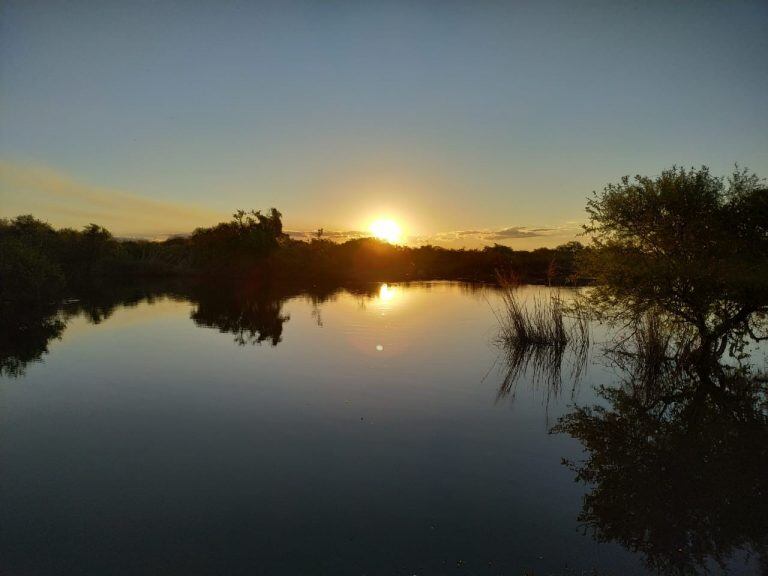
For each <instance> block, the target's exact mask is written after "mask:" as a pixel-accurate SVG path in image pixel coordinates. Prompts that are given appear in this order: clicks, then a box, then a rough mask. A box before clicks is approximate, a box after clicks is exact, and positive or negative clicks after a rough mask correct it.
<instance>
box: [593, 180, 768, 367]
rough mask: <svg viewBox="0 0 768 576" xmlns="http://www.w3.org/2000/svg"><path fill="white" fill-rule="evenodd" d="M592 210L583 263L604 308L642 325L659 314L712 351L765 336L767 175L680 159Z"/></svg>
mask: <svg viewBox="0 0 768 576" xmlns="http://www.w3.org/2000/svg"><path fill="white" fill-rule="evenodd" d="M587 212H588V215H589V221H588V224H587V225H586V226H585V231H586V233H587V234H588V235H590V236H591V237H592V241H593V244H592V248H591V249H590V250H588V251H586V254H585V258H584V267H583V270H584V271H585V272H586V274H588V275H589V276H591V277H592V278H593V279H594V281H595V288H594V289H593V290H592V291H591V294H590V296H589V299H590V301H591V304H592V305H593V306H594V308H595V309H596V310H598V311H599V312H600V313H601V314H603V315H605V316H608V317H610V318H613V319H621V320H625V321H627V322H628V323H632V322H635V323H636V322H637V321H638V320H639V319H641V318H642V317H643V316H644V315H645V314H647V313H648V312H649V311H653V312H656V313H658V314H661V315H663V316H664V318H665V320H667V321H668V322H670V323H674V324H677V328H684V329H686V330H687V331H688V333H689V334H691V335H693V337H694V339H695V341H696V345H697V348H698V349H699V350H701V351H703V352H706V353H707V354H709V353H712V352H720V353H722V352H723V351H724V350H725V349H726V346H727V345H728V344H729V343H730V344H731V345H737V344H738V342H742V341H743V336H745V335H751V336H753V337H761V336H764V335H765V330H764V329H765V315H766V312H768V189H766V187H765V185H764V183H763V181H762V180H761V179H759V178H758V177H757V176H755V175H754V174H752V173H749V172H748V171H746V170H738V169H737V170H736V171H735V172H734V173H733V174H732V175H731V176H730V177H729V178H727V179H726V178H720V177H716V176H713V175H712V174H710V172H709V169H708V168H706V167H702V168H700V169H698V170H697V169H693V168H692V169H689V170H688V169H685V168H678V167H673V168H671V169H669V170H665V171H664V172H662V173H661V175H660V176H657V177H652V178H651V177H643V176H636V177H635V178H634V179H630V178H629V177H624V178H623V179H622V180H621V181H620V182H619V183H617V184H609V185H608V186H607V187H606V188H605V189H604V190H603V191H602V192H596V193H595V194H594V196H593V197H592V199H590V200H589V202H588V204H587Z"/></svg>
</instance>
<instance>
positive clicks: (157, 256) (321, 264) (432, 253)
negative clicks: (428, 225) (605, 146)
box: [0, 208, 582, 302]
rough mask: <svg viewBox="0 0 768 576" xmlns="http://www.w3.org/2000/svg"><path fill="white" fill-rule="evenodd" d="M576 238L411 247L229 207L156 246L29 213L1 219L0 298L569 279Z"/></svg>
mask: <svg viewBox="0 0 768 576" xmlns="http://www.w3.org/2000/svg"><path fill="white" fill-rule="evenodd" d="M581 249H582V247H581V245H580V244H578V243H575V242H572V243H569V244H566V245H564V246H561V247H559V248H555V249H548V248H541V249H538V250H533V251H530V252H527V251H518V250H512V249H511V248H509V247H507V246H502V245H498V244H497V245H495V246H492V247H486V248H483V249H479V250H449V249H445V248H440V247H436V246H421V247H418V248H410V247H405V246H396V245H392V244H388V243H386V242H383V241H380V240H376V239H373V238H362V239H356V240H350V241H347V242H344V243H335V242H332V241H330V240H325V239H322V238H321V237H318V238H315V239H312V240H311V241H309V242H304V241H298V240H292V239H290V238H289V237H288V236H287V235H286V234H285V233H283V227H282V215H281V214H280V212H278V211H277V210H275V209H274V208H273V209H271V210H270V211H269V214H268V215H263V214H261V213H260V212H256V211H251V212H244V211H238V212H236V213H235V214H234V217H233V219H232V220H231V221H230V222H224V223H220V224H218V225H216V226H213V227H211V228H199V229H197V230H195V231H194V232H193V233H192V235H191V236H190V237H187V238H171V239H168V240H165V241H162V242H151V241H143V240H119V239H116V238H114V237H113V236H112V234H110V232H109V231H107V230H106V229H104V228H102V227H100V226H97V225H95V224H91V225H89V226H87V227H86V228H85V229H84V230H82V231H76V230H71V229H58V230H57V229H54V228H53V227H52V226H50V225H49V224H46V223H45V222H41V221H39V220H36V219H35V218H33V217H32V216H19V217H17V218H14V219H12V220H0V302H11V301H12V302H38V301H48V300H53V299H56V298H59V297H61V296H62V295H63V294H65V293H72V292H73V291H76V290H77V289H80V288H82V287H84V286H85V287H87V286H88V285H89V284H92V283H94V282H96V281H98V280H100V279H105V278H137V277H149V276H154V277H170V276H196V277H208V278H216V279H222V278H224V279H261V280H263V281H290V282H299V281H301V282H305V283H312V284H317V283H339V282H350V281H354V282H358V281H395V280H425V279H462V280H482V281H493V280H494V278H495V274H496V273H497V271H502V272H503V273H505V274H515V275H517V277H519V278H520V279H521V280H522V281H526V282H549V283H557V284H562V283H567V282H571V281H573V280H574V278H575V261H576V255H577V254H578V253H579V252H580V251H581Z"/></svg>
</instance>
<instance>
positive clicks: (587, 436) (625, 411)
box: [553, 317, 768, 574]
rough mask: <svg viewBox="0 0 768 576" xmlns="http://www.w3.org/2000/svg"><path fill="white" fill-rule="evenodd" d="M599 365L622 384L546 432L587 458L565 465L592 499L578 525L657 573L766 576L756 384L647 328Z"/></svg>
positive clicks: (767, 496)
mask: <svg viewBox="0 0 768 576" xmlns="http://www.w3.org/2000/svg"><path fill="white" fill-rule="evenodd" d="M607 356H608V358H609V359H611V360H612V361H613V363H614V365H615V366H616V367H617V368H618V369H619V370H618V372H619V374H620V377H619V382H617V383H616V384H615V385H612V386H603V387H600V388H599V390H598V393H599V395H600V397H601V398H602V399H603V400H604V401H605V403H604V404H600V405H593V406H583V407H577V408H575V409H574V410H573V411H572V412H570V413H569V414H567V415H565V416H563V417H562V418H561V419H560V420H559V422H558V424H557V425H556V426H555V427H554V429H553V431H554V432H556V433H567V434H569V435H571V436H572V437H574V438H576V439H578V440H579V441H580V442H581V443H582V445H583V448H584V451H585V459H584V460H581V461H565V462H564V463H565V464H566V465H567V466H569V467H570V468H571V469H572V470H573V471H574V472H575V473H576V480H577V481H579V482H583V483H584V484H586V485H587V486H589V487H590V491H589V492H588V493H587V494H586V495H585V496H584V499H583V505H582V510H581V513H580V515H579V521H580V522H582V523H583V525H584V526H585V528H586V530H587V531H588V532H589V533H591V534H592V535H593V537H594V538H595V539H596V540H598V541H601V542H608V541H615V542H619V543H621V544H622V545H623V546H625V547H626V548H628V549H629V550H632V551H634V552H638V553H640V554H641V555H642V557H643V559H644V562H645V564H646V567H647V568H648V569H649V570H653V571H655V572H658V573H662V574H698V573H702V572H706V571H708V569H710V568H713V567H717V568H720V569H722V568H725V567H726V565H727V563H728V561H729V559H731V558H733V557H734V556H736V555H750V554H751V555H753V556H756V558H755V557H753V558H751V562H753V563H754V564H759V566H760V567H761V569H762V572H763V573H768V522H767V521H766V519H768V394H767V392H768V379H767V378H766V375H765V373H763V372H760V371H756V370H755V369H754V367H752V366H749V365H748V364H745V363H743V362H738V361H733V362H732V363H731V364H730V365H726V364H725V363H724V362H723V361H722V359H721V358H720V357H718V356H716V355H705V354H702V353H701V348H700V347H695V346H692V345H691V343H690V341H685V340H681V339H676V337H675V335H673V334H669V333H665V332H664V330H663V329H662V327H661V325H660V323H659V322H658V321H657V320H654V319H653V318H652V317H649V319H648V320H646V321H645V322H644V323H643V325H642V326H639V327H638V328H637V330H636V331H635V338H634V341H633V342H632V344H630V345H627V344H626V343H625V344H624V345H622V346H619V347H617V348H614V349H612V350H609V351H608V352H607ZM741 360H742V361H743V360H745V358H743V357H742V358H741ZM742 560H743V558H742Z"/></svg>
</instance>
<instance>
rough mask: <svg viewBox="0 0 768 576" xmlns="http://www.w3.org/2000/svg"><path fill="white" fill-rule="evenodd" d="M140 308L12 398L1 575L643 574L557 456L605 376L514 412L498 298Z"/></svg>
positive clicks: (365, 298)
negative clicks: (576, 414) (570, 418)
mask: <svg viewBox="0 0 768 576" xmlns="http://www.w3.org/2000/svg"><path fill="white" fill-rule="evenodd" d="M526 290H529V291H542V290H546V289H545V288H526ZM127 300H128V301H127V303H123V304H115V303H114V302H112V303H110V302H103V303H101V304H98V305H94V306H92V307H90V308H88V309H83V307H82V306H81V303H77V302H72V303H69V304H68V307H69V308H68V312H67V314H66V318H67V319H66V326H65V327H64V328H63V330H62V331H61V337H60V339H52V340H51V341H50V342H49V343H48V353H47V354H44V355H43V356H42V361H41V362H31V363H29V364H28V365H26V368H25V369H24V370H23V374H18V375H17V376H16V377H11V376H8V375H6V376H4V377H2V378H1V379H0V573H2V574H12V575H15V574H19V575H21V574H24V575H26V574H40V575H43V574H44V575H48V574H51V575H52V574H138V573H141V574H405V575H410V574H442V573H457V574H458V573H465V574H522V573H524V572H525V571H526V570H528V571H530V572H532V573H535V574H582V573H589V571H591V570H593V569H596V570H598V571H599V573H600V574H642V573H644V569H643V565H642V562H641V559H640V557H639V556H638V555H637V554H634V553H632V552H630V551H628V550H626V549H625V548H623V547H622V546H620V545H618V544H615V543H604V544H598V543H596V542H595V541H594V540H593V539H592V538H591V536H590V535H589V534H588V533H587V534H585V533H584V532H585V531H584V529H583V528H582V527H580V525H579V522H578V520H577V516H578V515H579V511H580V508H581V502H582V496H583V494H584V493H585V491H586V488H585V487H584V486H583V485H582V484H579V483H576V482H574V473H573V471H572V470H570V469H569V468H567V467H566V466H564V465H563V464H562V459H563V458H566V459H578V458H580V457H582V448H581V444H580V443H579V442H578V441H577V440H574V439H573V438H570V437H569V436H568V435H566V434H550V433H549V431H550V429H551V427H552V426H553V424H554V423H555V422H556V420H557V418H558V416H560V415H562V414H563V413H565V412H566V411H567V410H569V408H570V407H572V405H573V404H574V403H575V402H576V403H579V404H589V403H594V402H599V399H598V398H597V397H596V395H595V392H594V390H593V387H594V386H595V385H597V384H607V383H610V382H611V379H612V378H613V376H612V373H611V371H610V370H609V369H608V368H606V367H605V366H603V365H601V363H600V362H596V361H594V360H592V361H590V362H589V364H588V371H587V373H586V374H585V376H584V377H583V378H582V381H581V383H580V384H578V385H575V386H574V384H573V382H572V381H571V380H570V379H569V377H568V374H569V373H568V367H567V366H565V367H564V374H563V379H564V384H563V388H562V390H561V392H560V393H559V394H553V393H552V392H551V391H550V392H546V391H545V390H544V389H543V388H542V386H537V385H536V383H535V382H533V381H532V379H531V378H530V377H529V378H528V379H527V380H526V379H523V380H521V381H520V382H518V383H517V385H516V387H515V390H514V392H513V393H510V394H508V395H506V396H505V395H503V394H501V395H500V394H499V390H500V386H501V383H502V381H503V379H504V372H505V370H504V361H503V355H502V354H501V353H500V349H499V347H498V346H497V345H496V344H495V338H496V335H497V323H496V318H495V316H494V312H493V308H494V307H498V306H499V301H498V297H497V295H496V293H495V292H494V291H492V290H488V289H477V288H476V287H474V288H473V287H471V286H466V285H461V284H453V283H432V284H420V285H410V286H407V285H376V286H369V287H364V288H362V289H359V290H357V291H353V292H349V291H338V292H335V293H333V292H329V293H325V294H322V295H317V294H316V295H315V296H309V295H306V294H305V295H301V294H297V295H294V296H281V297H273V296H263V297H261V296H260V297H257V298H255V299H252V300H250V301H248V302H247V303H246V304H243V302H242V300H239V299H238V298H237V297H234V296H233V297H230V296H229V295H225V294H224V293H223V292H217V291H215V290H213V291H210V290H209V291H208V292H206V293H204V294H202V295H201V294H198V295H196V296H194V297H189V296H187V295H183V294H181V295H180V294H176V295H175V296H162V295H161V296H155V297H152V298H149V299H147V298H140V297H139V298H129V299H127ZM94 320H98V323H95V322H94ZM598 336H599V334H598ZM566 364H567V361H566ZM754 569H755V567H754V566H753V565H751V564H749V562H747V563H746V564H743V563H739V562H736V563H735V564H734V565H733V570H734V572H733V573H751V571H752V570H754Z"/></svg>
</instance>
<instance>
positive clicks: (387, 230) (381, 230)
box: [371, 220, 402, 244]
mask: <svg viewBox="0 0 768 576" xmlns="http://www.w3.org/2000/svg"><path fill="white" fill-rule="evenodd" d="M371 233H372V234H373V235H374V236H375V237H376V238H378V239H379V240H384V241H385V242H390V243H391V244H397V243H398V242H400V239H401V237H402V231H401V230H400V226H398V225H397V222H395V221H394V220H376V221H374V222H373V223H372V224H371Z"/></svg>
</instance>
